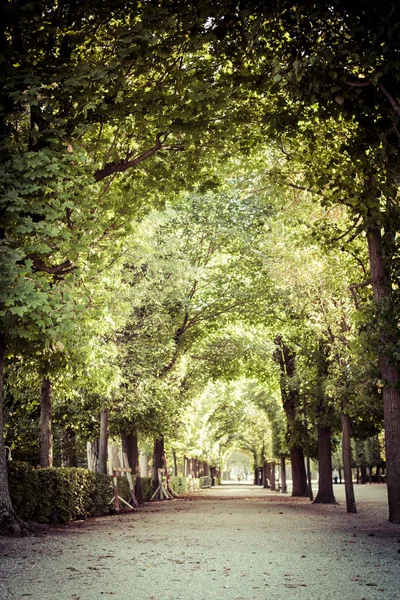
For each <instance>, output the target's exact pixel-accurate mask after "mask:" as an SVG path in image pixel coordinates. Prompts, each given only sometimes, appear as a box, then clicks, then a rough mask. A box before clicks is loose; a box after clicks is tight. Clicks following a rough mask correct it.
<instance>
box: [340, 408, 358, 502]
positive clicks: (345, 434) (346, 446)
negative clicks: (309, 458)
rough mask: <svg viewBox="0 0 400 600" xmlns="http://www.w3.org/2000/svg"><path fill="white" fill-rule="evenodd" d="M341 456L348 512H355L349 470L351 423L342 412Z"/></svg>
mask: <svg viewBox="0 0 400 600" xmlns="http://www.w3.org/2000/svg"><path fill="white" fill-rule="evenodd" d="M342 456H343V471H344V489H345V494H346V506H347V512H348V513H356V512H357V506H356V498H355V495H354V486H353V474H352V470H351V463H352V457H351V423H350V417H349V415H347V414H345V413H343V412H342Z"/></svg>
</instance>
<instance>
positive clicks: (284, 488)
mask: <svg viewBox="0 0 400 600" xmlns="http://www.w3.org/2000/svg"><path fill="white" fill-rule="evenodd" d="M281 486H282V493H283V494H287V481H286V459H285V457H284V456H281Z"/></svg>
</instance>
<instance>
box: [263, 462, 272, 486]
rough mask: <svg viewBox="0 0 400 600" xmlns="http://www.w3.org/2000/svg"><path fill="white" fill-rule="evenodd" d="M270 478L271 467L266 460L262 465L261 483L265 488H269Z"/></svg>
mask: <svg viewBox="0 0 400 600" xmlns="http://www.w3.org/2000/svg"><path fill="white" fill-rule="evenodd" d="M270 478H271V469H270V464H269V462H268V461H266V460H265V461H264V467H263V484H264V487H265V488H267V489H268V488H269V487H270Z"/></svg>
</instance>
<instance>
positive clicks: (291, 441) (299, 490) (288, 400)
mask: <svg viewBox="0 0 400 600" xmlns="http://www.w3.org/2000/svg"><path fill="white" fill-rule="evenodd" d="M275 344H276V346H277V349H276V352H275V355H274V356H275V360H276V362H277V363H278V364H279V368H280V372H281V380H280V388H281V396H282V404H283V409H284V411H285V414H286V422H287V432H286V437H287V443H288V446H289V451H290V461H291V464H292V480H293V489H292V496H296V497H304V496H308V495H309V490H308V485H307V474H306V468H305V464H304V453H303V448H302V447H300V445H299V444H300V443H301V442H300V439H302V438H303V433H304V432H303V429H304V428H303V426H302V424H299V422H298V421H297V420H296V414H297V412H298V407H299V390H298V387H297V386H293V385H289V383H288V380H290V379H292V378H294V377H295V375H296V353H295V352H293V351H292V350H291V349H290V348H289V347H288V346H287V345H286V344H285V343H284V341H283V340H282V338H281V337H280V336H277V337H276V339H275Z"/></svg>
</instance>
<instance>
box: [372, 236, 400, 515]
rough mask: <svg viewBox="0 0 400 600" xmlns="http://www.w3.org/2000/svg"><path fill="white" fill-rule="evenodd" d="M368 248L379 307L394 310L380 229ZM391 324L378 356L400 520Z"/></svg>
mask: <svg viewBox="0 0 400 600" xmlns="http://www.w3.org/2000/svg"><path fill="white" fill-rule="evenodd" d="M368 252H369V263H370V270H371V282H372V290H373V295H374V302H375V305H376V306H377V308H378V310H379V308H380V307H384V308H385V312H386V314H390V313H391V314H393V312H394V308H393V301H392V290H391V282H390V276H389V269H388V268H387V266H386V265H385V261H384V257H383V249H382V235H381V231H380V229H371V230H370V231H369V232H368ZM390 328H391V325H389V327H388V326H386V328H383V327H382V331H381V332H380V333H381V350H380V354H379V357H378V364H379V369H380V372H381V377H382V380H383V381H384V387H383V391H382V395H383V415H384V427H385V449H386V466H387V490H388V501H389V521H391V522H392V523H400V386H399V380H400V370H399V366H398V364H397V363H396V361H395V359H394V358H392V357H389V356H387V355H386V354H385V353H384V350H383V347H384V346H390V342H391V338H392V335H391V331H390Z"/></svg>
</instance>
